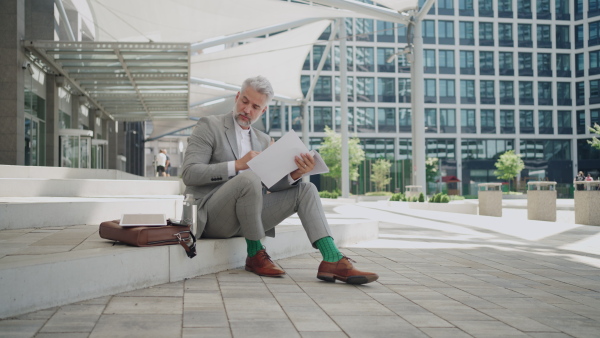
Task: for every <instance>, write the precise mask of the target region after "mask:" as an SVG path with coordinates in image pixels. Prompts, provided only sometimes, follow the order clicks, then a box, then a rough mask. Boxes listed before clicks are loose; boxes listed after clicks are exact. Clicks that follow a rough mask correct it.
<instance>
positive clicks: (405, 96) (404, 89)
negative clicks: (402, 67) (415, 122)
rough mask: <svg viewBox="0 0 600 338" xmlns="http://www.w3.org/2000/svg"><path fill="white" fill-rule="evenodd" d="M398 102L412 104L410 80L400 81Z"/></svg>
mask: <svg viewBox="0 0 600 338" xmlns="http://www.w3.org/2000/svg"><path fill="white" fill-rule="evenodd" d="M398 102H410V79H398Z"/></svg>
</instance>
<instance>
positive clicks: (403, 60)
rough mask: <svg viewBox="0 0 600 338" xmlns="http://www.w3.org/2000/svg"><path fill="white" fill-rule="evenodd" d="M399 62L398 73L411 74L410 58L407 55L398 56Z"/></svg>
mask: <svg viewBox="0 0 600 338" xmlns="http://www.w3.org/2000/svg"><path fill="white" fill-rule="evenodd" d="M396 59H397V60H398V73H410V62H408V58H407V57H406V54H402V55H398V56H396Z"/></svg>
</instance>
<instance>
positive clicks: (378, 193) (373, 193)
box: [365, 191, 393, 196]
mask: <svg viewBox="0 0 600 338" xmlns="http://www.w3.org/2000/svg"><path fill="white" fill-rule="evenodd" d="M392 195H393V194H392V193H391V192H389V191H371V192H368V193H366V194H365V196H392Z"/></svg>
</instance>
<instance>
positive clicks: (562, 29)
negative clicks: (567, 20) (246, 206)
mask: <svg viewBox="0 0 600 338" xmlns="http://www.w3.org/2000/svg"><path fill="white" fill-rule="evenodd" d="M556 48H562V49H571V37H570V32H569V26H561V25H557V26H556Z"/></svg>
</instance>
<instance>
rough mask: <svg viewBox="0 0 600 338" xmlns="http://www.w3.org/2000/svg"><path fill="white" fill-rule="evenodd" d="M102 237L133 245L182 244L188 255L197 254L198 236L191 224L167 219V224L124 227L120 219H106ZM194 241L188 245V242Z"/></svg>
mask: <svg viewBox="0 0 600 338" xmlns="http://www.w3.org/2000/svg"><path fill="white" fill-rule="evenodd" d="M99 235H100V237H101V238H104V239H109V240H113V241H119V242H122V243H125V244H129V245H133V246H158V245H170V244H180V245H181V246H182V247H183V248H184V249H185V252H186V254H187V255H188V257H190V258H193V257H194V256H196V237H195V236H194V234H192V232H191V230H190V226H189V225H185V224H178V223H173V222H171V220H168V221H167V225H165V226H135V227H122V226H120V225H119V220H114V221H106V222H102V223H101V224H100V231H99ZM190 241H191V242H192V244H191V245H188V242H190Z"/></svg>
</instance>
